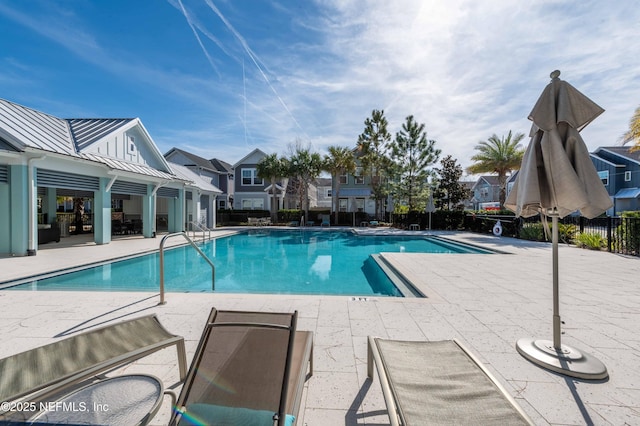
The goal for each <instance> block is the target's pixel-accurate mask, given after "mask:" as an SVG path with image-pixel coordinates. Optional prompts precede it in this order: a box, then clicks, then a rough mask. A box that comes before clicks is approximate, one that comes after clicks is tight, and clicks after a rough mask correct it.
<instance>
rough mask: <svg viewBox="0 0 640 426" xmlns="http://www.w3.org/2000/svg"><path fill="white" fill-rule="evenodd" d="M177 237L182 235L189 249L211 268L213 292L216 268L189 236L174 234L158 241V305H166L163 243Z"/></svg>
mask: <svg viewBox="0 0 640 426" xmlns="http://www.w3.org/2000/svg"><path fill="white" fill-rule="evenodd" d="M178 235H182V236H183V237H184V238H185V239H186V240H187V241H188V242H189V244H190V245H191V247H193V248H194V249H196V251H197V252H198V253H199V254H200V256H202V258H203V259H204V260H206V261H207V263H208V264H209V266H211V290H215V279H216V267H215V265H214V264H213V262H212V261H211V259H209V258H208V257H207V255H206V254H204V253H203V252H202V250H200V248H199V247H198V246H197V245H196V243H194V242H193V240H192V239H191V238H189V236H188V235H187V234H186V233H185V232H174V233H172V234H167V235H165V236H164V237H162V241H160V303H159V305H164V304H165V303H167V302H165V300H164V242H165V241H166V240H167V239H168V238H170V237H177V236H178Z"/></svg>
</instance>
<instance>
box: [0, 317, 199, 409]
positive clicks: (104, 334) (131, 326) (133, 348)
mask: <svg viewBox="0 0 640 426" xmlns="http://www.w3.org/2000/svg"><path fill="white" fill-rule="evenodd" d="M169 346H175V347H176V349H177V355H178V365H179V370H180V379H184V377H185V376H186V373H187V362H186V352H185V347H184V338H182V337H181V336H176V335H174V334H171V333H170V332H168V331H167V330H166V329H165V328H164V327H163V326H162V324H160V321H159V320H158V318H157V317H156V316H155V315H146V316H143V317H139V318H134V319H130V320H126V321H121V322H118V323H115V324H111V325H107V326H103V327H99V328H95V329H92V330H89V331H86V332H83V333H79V334H76V335H74V336H71V337H67V338H64V339H61V340H57V341H55V342H53V343H50V344H47V345H44V346H40V347H37V348H34V349H30V350H27V351H24V352H21V353H18V354H15V355H11V356H8V357H6V358H3V359H0V401H6V402H8V401H18V400H20V399H24V398H28V399H26V400H28V401H29V402H36V401H40V400H44V399H46V398H47V397H49V396H51V395H54V394H59V393H61V392H64V391H65V390H66V389H70V388H72V387H74V386H76V385H77V384H79V383H82V382H84V381H86V380H88V379H90V378H92V377H95V376H97V375H99V374H101V373H104V372H106V371H109V370H112V369H114V368H117V367H120V366H122V365H125V364H128V363H131V362H133V361H136V360H138V359H140V358H143V357H145V356H147V355H150V354H151V353H153V352H156V351H158V350H160V349H164V348H167V347H169ZM3 415H4V413H3V412H2V411H1V410H0V419H2V417H3Z"/></svg>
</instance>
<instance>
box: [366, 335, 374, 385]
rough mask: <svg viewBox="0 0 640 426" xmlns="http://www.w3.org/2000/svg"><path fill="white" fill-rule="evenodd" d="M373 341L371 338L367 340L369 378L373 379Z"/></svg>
mask: <svg viewBox="0 0 640 426" xmlns="http://www.w3.org/2000/svg"><path fill="white" fill-rule="evenodd" d="M372 344H373V340H372V339H371V337H369V338H368V339H367V377H368V378H370V379H373V352H372V351H371V345H372Z"/></svg>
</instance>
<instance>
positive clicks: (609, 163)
mask: <svg viewBox="0 0 640 426" xmlns="http://www.w3.org/2000/svg"><path fill="white" fill-rule="evenodd" d="M630 150H631V148H629V147H623V146H614V147H601V148H598V149H597V150H596V151H595V152H593V153H592V154H591V161H593V164H594V166H595V167H596V170H597V171H598V175H599V176H600V179H601V180H602V183H603V185H604V187H605V188H606V189H607V192H608V193H609V196H610V197H611V199H612V200H613V209H611V210H609V211H608V212H607V214H608V215H613V216H617V215H619V214H620V213H622V212H624V211H633V210H640V152H638V151H636V152H630Z"/></svg>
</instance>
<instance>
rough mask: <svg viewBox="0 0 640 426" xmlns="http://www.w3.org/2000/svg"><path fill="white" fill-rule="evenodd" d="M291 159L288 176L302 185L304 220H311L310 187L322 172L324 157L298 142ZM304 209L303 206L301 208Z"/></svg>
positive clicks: (293, 148) (288, 164) (288, 163)
mask: <svg viewBox="0 0 640 426" xmlns="http://www.w3.org/2000/svg"><path fill="white" fill-rule="evenodd" d="M290 150H291V151H292V154H291V157H289V158H288V159H287V166H288V170H287V174H288V175H289V176H291V177H294V178H296V179H298V180H299V182H300V184H301V188H300V189H301V194H300V195H301V196H302V198H301V200H300V201H301V204H303V206H304V220H305V223H306V221H308V220H309V185H310V184H311V182H313V181H314V180H315V179H316V178H317V177H318V176H319V175H320V172H321V171H322V157H321V156H320V154H318V153H317V152H313V151H312V150H311V146H310V145H309V146H307V147H303V146H302V143H300V142H297V143H296V145H295V146H292V147H291V148H290ZM301 207H302V206H301Z"/></svg>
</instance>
